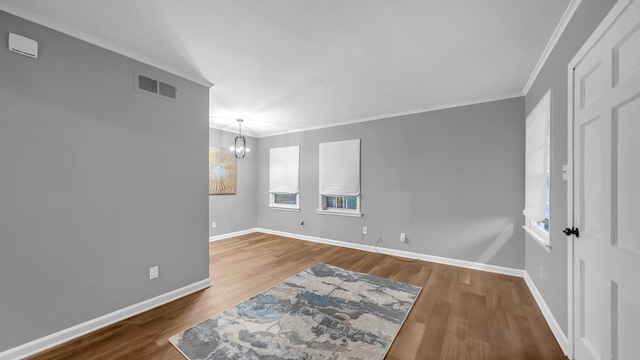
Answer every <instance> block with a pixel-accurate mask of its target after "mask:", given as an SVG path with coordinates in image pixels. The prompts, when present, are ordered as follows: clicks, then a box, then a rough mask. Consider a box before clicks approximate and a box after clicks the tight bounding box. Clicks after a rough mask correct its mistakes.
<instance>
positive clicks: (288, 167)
mask: <svg viewBox="0 0 640 360" xmlns="http://www.w3.org/2000/svg"><path fill="white" fill-rule="evenodd" d="M299 163H300V147H299V146H289V147H281V148H274V149H271V150H270V151H269V199H270V200H269V207H270V208H272V209H277V210H296V211H299V210H300V191H299V187H298V170H299V169H298V168H299Z"/></svg>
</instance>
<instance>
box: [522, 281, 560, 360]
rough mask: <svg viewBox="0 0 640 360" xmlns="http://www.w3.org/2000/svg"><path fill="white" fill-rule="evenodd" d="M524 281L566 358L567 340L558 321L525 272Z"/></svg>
mask: <svg viewBox="0 0 640 360" xmlns="http://www.w3.org/2000/svg"><path fill="white" fill-rule="evenodd" d="M524 281H525V282H526V283H527V286H528V287H529V290H530V291H531V294H533V298H534V299H535V300H536V303H537V304H538V307H539V308H540V311H542V315H543V316H544V319H545V320H547V324H549V327H550V328H551V332H553V335H554V336H555V337H556V340H557V341H558V344H559V345H560V348H562V351H563V352H564V354H565V356H567V357H568V356H569V355H568V354H569V339H568V338H567V336H566V335H565V333H564V331H562V328H561V327H560V324H558V321H556V318H555V317H554V316H553V314H552V313H551V309H549V306H548V305H547V303H546V302H545V301H544V298H543V297H542V294H540V291H538V288H537V287H536V284H535V283H534V282H533V279H531V277H530V276H529V273H528V272H526V271H525V273H524Z"/></svg>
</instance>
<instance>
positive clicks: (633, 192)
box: [613, 49, 640, 255]
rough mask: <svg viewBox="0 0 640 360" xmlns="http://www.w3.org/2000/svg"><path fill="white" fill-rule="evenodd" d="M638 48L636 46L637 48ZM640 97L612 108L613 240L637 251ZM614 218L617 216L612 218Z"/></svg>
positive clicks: (639, 240)
mask: <svg viewBox="0 0 640 360" xmlns="http://www.w3.org/2000/svg"><path fill="white" fill-rule="evenodd" d="M639 51H640V49H639ZM638 114H640V97H637V98H635V99H633V100H632V101H631V102H627V103H626V104H624V105H623V106H621V107H619V108H617V109H616V110H614V118H613V123H614V134H613V146H615V152H616V153H615V155H614V156H615V157H616V161H615V164H614V179H615V180H614V182H613V186H614V188H613V193H614V194H616V196H615V198H614V207H613V210H614V215H615V218H614V221H615V222H614V223H615V226H614V228H615V230H614V233H613V243H614V244H617V245H618V246H620V247H622V248H624V249H627V250H629V251H633V252H634V253H635V254H636V255H640V236H638V230H637V229H638V228H636V226H637V223H638V220H639V219H638V207H639V206H640V192H639V191H638V185H639V183H640V159H638V157H637V156H634V155H637V154H640V139H639V137H640V118H639V117H638ZM616 218H617V219H616Z"/></svg>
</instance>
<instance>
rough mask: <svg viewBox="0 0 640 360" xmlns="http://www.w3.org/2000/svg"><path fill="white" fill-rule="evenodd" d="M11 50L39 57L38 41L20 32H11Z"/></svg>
mask: <svg viewBox="0 0 640 360" xmlns="http://www.w3.org/2000/svg"><path fill="white" fill-rule="evenodd" d="M9 50H11V51H13V52H14V53H18V54H20V55H24V56H28V57H30V58H37V57H38V42H37V41H35V40H31V39H29V38H26V37H24V36H20V35H18V34H14V33H9Z"/></svg>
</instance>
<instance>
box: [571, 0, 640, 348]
mask: <svg viewBox="0 0 640 360" xmlns="http://www.w3.org/2000/svg"><path fill="white" fill-rule="evenodd" d="M614 9H616V11H618V14H619V15H618V16H617V18H616V19H615V20H613V21H612V22H610V23H611V25H610V26H609V28H608V29H607V30H605V31H604V32H601V33H600V35H599V36H600V38H599V39H598V40H597V41H595V42H591V43H593V44H594V45H593V46H592V47H591V48H590V49H588V50H587V51H586V52H585V55H584V57H583V58H582V59H580V61H579V62H578V63H577V65H576V67H575V69H574V79H575V81H574V83H575V84H576V87H575V89H574V92H575V93H574V99H575V100H574V108H573V115H574V119H573V124H574V125H573V137H574V142H573V144H574V148H573V154H574V181H573V194H574V197H573V201H574V204H573V209H574V212H573V215H574V219H573V220H574V226H576V227H578V228H579V229H580V237H579V238H574V239H573V246H574V247H573V250H574V252H573V266H574V268H573V274H574V294H573V299H574V324H573V326H574V327H573V329H574V332H573V334H574V339H573V343H574V355H575V358H576V359H579V360H587V359H607V360H608V359H621V360H624V359H637V358H640V357H639V356H640V355H639V354H640V280H639V279H638V276H640V231H639V230H638V229H639V228H640V227H636V226H637V225H638V224H640V210H639V209H640V0H631V1H622V0H619V4H618V6H617V7H614ZM581 51H582V50H581Z"/></svg>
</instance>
